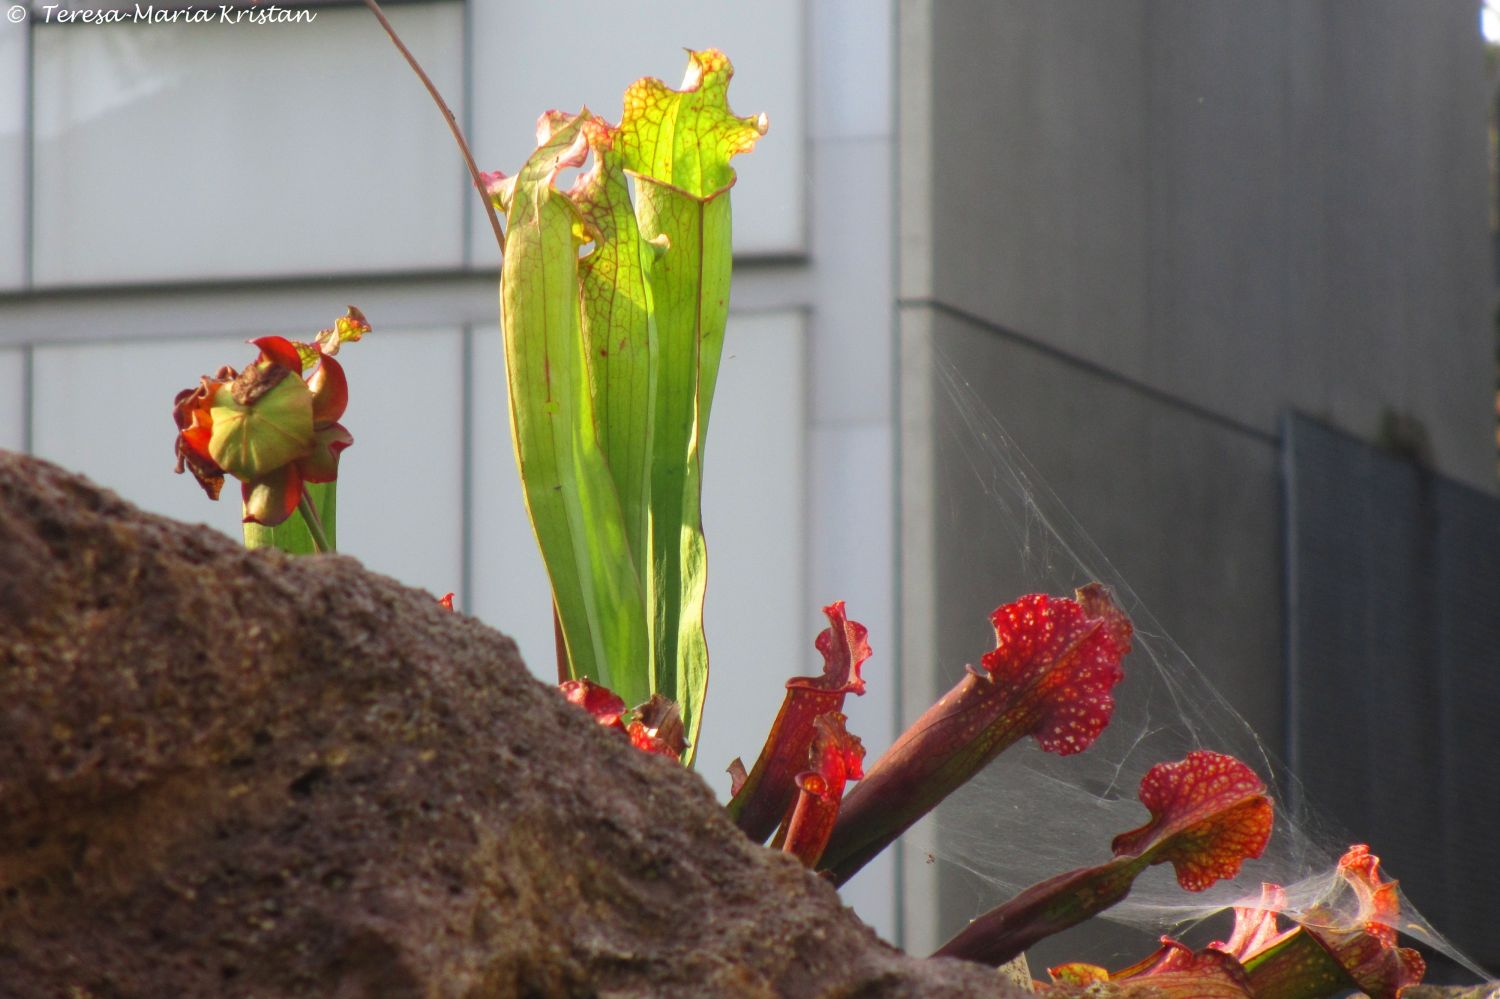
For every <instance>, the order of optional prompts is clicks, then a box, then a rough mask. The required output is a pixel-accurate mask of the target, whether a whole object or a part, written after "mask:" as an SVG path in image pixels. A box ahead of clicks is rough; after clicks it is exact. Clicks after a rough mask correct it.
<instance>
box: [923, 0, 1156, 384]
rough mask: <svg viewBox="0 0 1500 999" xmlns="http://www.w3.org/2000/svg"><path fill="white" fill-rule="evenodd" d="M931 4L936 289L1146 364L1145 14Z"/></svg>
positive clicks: (1062, 342)
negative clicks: (1143, 359) (1141, 359)
mask: <svg viewBox="0 0 1500 999" xmlns="http://www.w3.org/2000/svg"><path fill="white" fill-rule="evenodd" d="M932 6H933V24H932V49H933V53H934V55H933V58H932V75H933V82H932V89H933V94H932V106H931V115H932V121H931V126H930V133H929V134H930V142H931V144H932V147H933V151H932V179H931V184H932V191H931V198H932V204H933V220H932V230H933V241H934V249H933V256H934V259H933V263H932V270H933V274H932V289H931V292H930V293H931V294H932V295H935V296H936V297H937V298H939V299H940V300H942V301H945V302H949V303H951V304H954V305H957V306H959V307H961V308H964V309H967V310H969V311H972V312H976V313H978V314H980V315H982V316H984V317H986V318H988V319H991V320H992V321H996V322H1003V323H1005V324H1006V325H1008V326H1010V327H1011V328H1013V329H1019V330H1025V331H1028V332H1033V333H1035V334H1036V335H1039V336H1044V337H1046V338H1047V339H1048V341H1049V342H1051V343H1053V344H1054V345H1056V346H1059V347H1062V348H1065V349H1068V350H1072V351H1075V352H1078V353H1081V354H1085V355H1086V356H1089V357H1091V358H1093V359H1095V360H1096V361H1099V362H1101V363H1105V364H1109V365H1112V366H1122V367H1124V366H1128V367H1130V368H1131V369H1134V368H1135V367H1138V362H1135V363H1132V362H1133V361H1134V359H1137V358H1139V357H1140V356H1141V355H1142V353H1143V352H1144V350H1145V343H1146V340H1145V334H1146V332H1147V312H1146V308H1147V301H1148V299H1147V292H1148V285H1147V278H1148V270H1147V258H1146V235H1147V225H1148V221H1149V218H1150V208H1151V206H1150V205H1149V203H1148V195H1149V190H1148V185H1147V179H1148V173H1147V170H1148V165H1149V163H1148V152H1149V148H1148V142H1147V134H1146V130H1145V121H1146V112H1147V104H1146V97H1147V95H1146V91H1145V87H1144V80H1145V78H1146V73H1147V68H1146V66H1145V64H1144V59H1145V54H1146V48H1145V45H1146V37H1147V19H1146V13H1147V10H1148V5H1147V4H1146V3H1144V2H1143V0H1122V2H1116V3H1110V4H1096V3H1089V2H1087V0H1063V2H1058V3H1048V4H1033V3H1017V2H1001V3H993V2H988V0H978V2H957V3H937V4H933V5H932ZM912 292H913V290H912V289H910V288H908V289H906V293H907V294H912Z"/></svg>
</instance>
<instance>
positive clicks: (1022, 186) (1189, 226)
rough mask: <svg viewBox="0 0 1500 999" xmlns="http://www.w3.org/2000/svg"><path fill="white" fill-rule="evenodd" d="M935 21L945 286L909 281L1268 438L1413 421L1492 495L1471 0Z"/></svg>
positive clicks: (937, 207)
mask: <svg viewBox="0 0 1500 999" xmlns="http://www.w3.org/2000/svg"><path fill="white" fill-rule="evenodd" d="M931 17H932V28H931V33H932V43H931V44H932V46H933V50H934V52H935V53H937V55H935V57H934V58H933V59H932V91H933V92H932V96H931V99H930V102H929V103H930V108H931V114H932V122H931V124H930V128H929V130H928V132H927V141H928V142H929V143H930V145H931V147H932V154H931V155H932V158H933V167H932V171H931V178H930V180H922V181H921V182H922V183H923V184H924V185H926V188H927V189H924V190H922V191H920V192H905V191H903V193H902V197H903V199H905V198H907V197H908V196H911V197H921V198H930V199H931V203H932V205H933V209H932V214H933V219H932V224H931V231H932V241H933V250H932V260H931V262H930V268H931V273H932V277H931V280H930V282H929V283H930V288H927V289H925V290H924V289H914V288H912V287H910V286H909V285H908V286H904V288H903V292H904V293H905V294H907V295H908V296H909V297H916V298H923V297H935V298H936V299H938V300H939V301H942V302H944V303H946V304H948V305H950V306H952V307H954V308H956V309H958V310H960V311H963V312H966V313H970V314H974V315H977V316H979V317H982V318H983V319H985V320H986V321H988V322H991V323H995V324H998V325H1001V326H1004V327H1007V328H1009V329H1012V330H1015V331H1017V332H1018V333H1020V334H1023V335H1025V336H1027V337H1030V338H1033V339H1035V340H1037V341H1039V342H1042V343H1046V344H1048V345H1050V346H1053V347H1055V348H1057V349H1059V350H1062V351H1065V352H1067V353H1070V354H1073V355H1076V356H1078V357H1080V358H1085V359H1087V360H1089V361H1091V362H1093V363H1096V364H1099V365H1102V366H1104V367H1107V368H1110V369H1112V370H1115V371H1118V372H1120V373H1122V374H1124V375H1126V376H1128V377H1130V378H1133V379H1136V380H1138V381H1141V382H1144V383H1146V384H1149V385H1151V386H1153V387H1156V388H1159V389H1161V390H1163V391H1166V392H1169V393H1171V394H1173V395H1176V396H1178V397H1180V398H1182V399H1184V400H1186V401H1189V402H1192V403H1194V404H1196V405H1200V406H1205V407H1209V408H1211V409H1213V410H1215V411H1216V412H1218V413H1221V414H1223V415H1224V416H1226V417H1228V418H1230V419H1233V420H1235V421H1238V422H1242V423H1245V424H1248V425H1250V426H1253V427H1256V428H1258V429H1260V430H1262V431H1265V432H1267V433H1273V432H1274V430H1275V426H1276V420H1277V419H1278V417H1279V414H1280V413H1281V412H1282V411H1283V409H1285V408H1287V407H1289V406H1290V407H1297V408H1302V409H1305V410H1308V411H1312V412H1316V413H1319V414H1322V415H1325V416H1326V417H1327V418H1329V419H1331V420H1332V421H1333V422H1335V423H1336V424H1337V425H1339V426H1341V427H1343V428H1344V429H1347V430H1348V431H1350V432H1351V433H1354V434H1356V435H1358V436H1360V437H1362V438H1363V439H1365V440H1375V439H1377V437H1378V436H1379V434H1380V433H1381V427H1382V426H1383V424H1384V423H1385V422H1386V421H1387V420H1388V419H1389V418H1390V417H1391V416H1405V417H1410V418H1411V419H1413V420H1415V421H1416V423H1418V424H1420V426H1421V427H1422V429H1423V431H1424V432H1425V435H1426V437H1427V438H1428V440H1429V442H1430V450H1431V453H1432V456H1433V459H1434V461H1435V462H1436V463H1437V465H1438V467H1439V468H1440V469H1442V470H1443V471H1444V472H1446V473H1448V474H1451V475H1454V476H1457V477H1459V478H1461V479H1464V480H1465V481H1467V482H1469V483H1470V484H1472V485H1475V486H1477V487H1479V488H1484V489H1488V490H1490V491H1493V490H1494V479H1495V476H1494V458H1493V453H1492V452H1493V447H1492V445H1491V443H1490V441H1489V431H1488V424H1489V417H1488V413H1489V409H1490V407H1491V405H1492V401H1491V398H1490V397H1491V395H1492V386H1491V385H1490V384H1489V381H1490V370H1489V364H1490V356H1491V354H1492V351H1493V346H1492V340H1493V334H1492V330H1491V324H1490V319H1489V312H1490V309H1491V306H1492V301H1493V294H1494V293H1493V282H1492V279H1491V275H1490V272H1489V268H1490V247H1489V236H1488V232H1487V225H1486V212H1485V205H1486V204H1487V197H1486V190H1485V158H1486V138H1485V134H1484V128H1483V124H1484V120H1485V101H1486V96H1485V93H1484V87H1483V78H1482V60H1481V58H1480V51H1479V45H1480V38H1479V35H1478V32H1477V30H1476V27H1475V16H1474V6H1473V4H1472V3H1466V2H1460V0H1443V2H1435V3H1430V4H1401V3H1395V2H1378V3H1352V2H1338V3H1323V4H1305V3H1293V2H1289V0H1271V2H1260V0H1257V2H1248V0H1244V2H1241V0H1233V2H1221V3H1213V4H1207V3H1201V2H1192V0H1131V2H1122V3H1115V4H1109V5H1097V4H1089V3H1084V2H1061V3H1052V4H1035V3H1024V2H1019V0H1013V2H1000V3H979V2H955V3H943V4H934V5H932V14H931ZM919 179H920V178H919ZM908 270H912V269H911V268H908ZM912 272H913V273H919V272H920V271H918V270H912Z"/></svg>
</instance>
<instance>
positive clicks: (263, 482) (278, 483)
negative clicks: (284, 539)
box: [240, 465, 302, 527]
mask: <svg viewBox="0 0 1500 999" xmlns="http://www.w3.org/2000/svg"><path fill="white" fill-rule="evenodd" d="M240 492H241V496H242V498H243V500H244V505H245V517H244V522H245V523H247V524H262V525H264V526H266V527H275V526H276V525H277V524H279V523H281V522H282V521H284V520H286V519H287V518H288V517H290V516H291V515H292V511H294V510H296V509H297V503H298V501H299V500H301V499H302V475H301V473H300V472H298V471H297V466H296V465H283V466H282V467H280V468H278V469H276V470H275V471H273V472H271V473H269V474H268V475H264V476H262V477H260V478H258V479H253V480H251V481H249V482H242V483H241V484H240Z"/></svg>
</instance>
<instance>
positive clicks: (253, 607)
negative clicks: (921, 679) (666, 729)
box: [0, 452, 1020, 999]
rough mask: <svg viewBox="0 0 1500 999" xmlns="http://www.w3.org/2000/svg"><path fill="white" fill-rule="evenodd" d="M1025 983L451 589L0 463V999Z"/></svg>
mask: <svg viewBox="0 0 1500 999" xmlns="http://www.w3.org/2000/svg"><path fill="white" fill-rule="evenodd" d="M1008 994H1020V993H1016V992H1013V991H1008V990H1007V986H1005V985H1003V984H1001V983H1000V982H999V980H998V978H997V975H996V973H994V972H992V971H988V970H986V969H984V968H981V967H979V966H977V965H969V964H963V963H960V962H954V961H930V960H920V959H916V958H911V957H908V956H906V955H904V954H902V953H900V952H898V951H896V950H894V949H892V948H890V947H888V946H886V945H885V944H883V943H881V942H880V941H879V940H878V939H877V938H876V937H875V936H874V934H873V933H872V932H871V931H870V930H869V929H868V928H866V927H865V926H864V925H862V924H861V923H860V922H859V921H858V920H857V919H856V918H855V917H854V916H853V914H852V913H850V912H848V911H847V910H845V909H843V908H841V907H840V905H839V901H838V898H837V896H836V895H835V893H834V892H833V890H832V889H831V888H829V887H827V886H826V885H825V884H823V883H822V882H820V881H819V880H818V879H817V878H815V877H813V876H811V875H809V874H807V873H806V872H804V871H803V870H802V868H801V867H800V866H798V865H797V864H796V863H795V862H794V861H792V860H790V859H787V858H785V857H783V856H781V855H779V854H776V853H773V852H771V851H769V850H766V849H763V848H761V847H759V846H756V845H753V844H751V843H750V842H748V841H747V840H746V839H745V838H744V837H743V836H741V835H740V833H739V832H738V830H736V829H735V828H734V827H733V826H732V825H731V824H730V823H729V822H728V820H727V819H726V818H725V817H724V815H723V813H722V810H721V809H720V808H719V806H718V805H717V804H716V802H715V801H714V798H713V796H712V794H711V793H710V792H709V790H708V788H707V787H706V786H705V785H704V783H703V782H702V780H700V779H699V778H698V777H697V776H696V775H694V774H691V773H688V772H685V771H683V770H682V769H681V768H680V767H677V766H676V765H674V764H673V763H671V762H670V761H667V760H664V759H661V758H658V757H653V756H648V755H646V754H645V753H641V752H638V751H635V750H633V749H631V748H630V747H629V746H628V745H626V744H625V743H624V741H623V740H621V739H617V738H613V737H612V736H611V734H610V733H608V732H606V731H603V730H601V729H600V728H598V727H597V726H596V725H595V724H594V723H593V722H592V721H591V720H590V719H589V718H588V717H587V716H586V715H585V714H583V713H582V712H581V711H578V710H577V709H576V708H573V707H571V706H569V705H567V704H566V703H564V702H563V700H562V699H561V697H559V696H558V695H557V694H556V693H555V692H554V691H552V690H551V689H549V688H548V687H547V686H545V685H543V684H541V683H538V682H536V681H535V680H533V679H532V678H531V677H530V676H529V675H528V674H527V673H526V670H525V669H524V667H523V666H522V664H521V661H520V659H519V657H518V656H517V653H516V649H515V646H514V644H513V643H512V642H511V641H510V640H509V639H507V638H505V637H503V636H502V635H500V634H498V633H496V632H494V631H492V630H490V629H489V628H486V627H485V626H483V625H481V624H480V623H479V622H477V621H475V620H473V619H470V618H467V617H464V616H462V615H456V614H450V613H447V612H445V611H443V610H442V609H441V608H440V607H439V606H438V605H437V603H436V601H435V600H434V599H433V598H432V597H431V596H430V595H428V594H425V593H421V592H419V591H416V590H411V589H407V588H405V587H403V586H400V585H398V584H396V583H395V582H393V581H391V580H389V579H386V578H384V577H381V576H377V575H375V574H372V573H370V572H367V571H365V570H364V569H363V568H362V567H361V566H360V565H359V564H358V563H357V562H355V561H353V560H352V559H348V558H343V557H335V556H328V557H313V558H303V559H292V558H288V557H284V556H281V555H279V554H278V553H274V552H273V553H267V552H256V553H247V552H245V551H243V550H241V549H240V548H238V547H237V546H236V545H234V544H233V543H232V542H231V541H229V540H228V539H226V538H224V537H223V536H222V535H219V534H216V533H214V532H212V531H210V530H208V529H206V528H198V527H190V526H186V525H183V524H178V523H174V522H172V521H168V520H164V519H162V518H159V517H154V516H150V515H148V514H144V513H141V512H140V511H138V510H136V509H134V508H133V507H131V506H130V505H128V504H126V503H125V502H123V501H122V500H120V499H119V498H117V497H116V496H114V495H113V494H111V493H109V492H107V491H104V490H101V489H99V488H97V487H95V486H93V485H91V484H89V483H88V482H86V481H84V480H83V479H80V478H77V477H75V476H72V475H69V474H67V473H65V472H63V471H61V470H59V469H57V468H56V467H54V466H51V465H48V464H46V463H44V462H40V461H37V460H34V459H29V458H24V457H21V456H19V455H14V454H9V453H5V452H0V995H3V996H27V997H32V996H52V995H73V996H80V997H85V996H92V997H99V999H103V997H114V996H149V997H166V996H172V997H177V996H255V997H258V999H269V997H279V996H332V997H358V996H390V997H397V996H401V997H404V996H433V997H436V996H444V997H446V996H594V995H598V996H762V995H789V996H850V997H853V996H862V997H875V996H904V995H913V996H915V995H920V996H980V995H993V996H1003V995H1008Z"/></svg>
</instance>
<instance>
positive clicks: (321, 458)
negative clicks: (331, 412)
mask: <svg viewBox="0 0 1500 999" xmlns="http://www.w3.org/2000/svg"><path fill="white" fill-rule="evenodd" d="M353 443H354V438H353V436H351V435H350V433H349V431H347V430H345V429H344V425H343V424H341V423H335V424H332V425H331V426H327V427H324V428H323V429H321V430H319V431H317V432H316V433H314V434H313V444H312V451H311V452H309V453H308V455H307V457H305V458H302V459H301V460H299V461H298V462H297V467H298V469H300V470H301V472H302V479H303V481H305V482H333V481H334V480H336V479H337V478H338V477H339V454H340V453H342V452H343V450H344V448H346V447H348V446H349V445H350V444H353Z"/></svg>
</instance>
